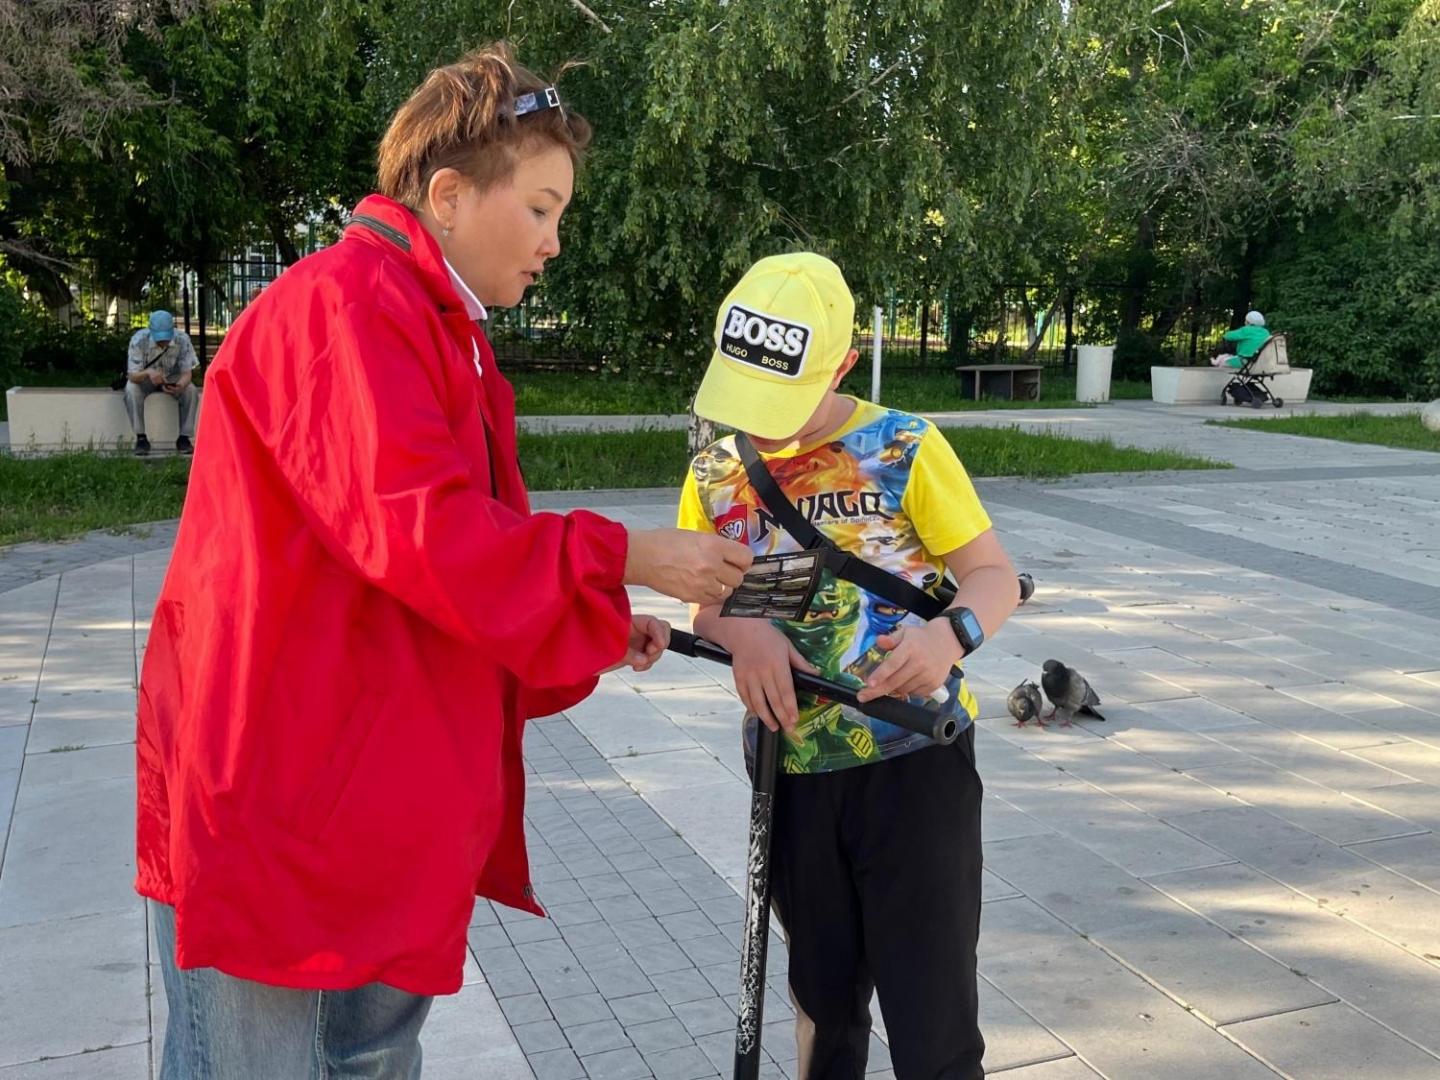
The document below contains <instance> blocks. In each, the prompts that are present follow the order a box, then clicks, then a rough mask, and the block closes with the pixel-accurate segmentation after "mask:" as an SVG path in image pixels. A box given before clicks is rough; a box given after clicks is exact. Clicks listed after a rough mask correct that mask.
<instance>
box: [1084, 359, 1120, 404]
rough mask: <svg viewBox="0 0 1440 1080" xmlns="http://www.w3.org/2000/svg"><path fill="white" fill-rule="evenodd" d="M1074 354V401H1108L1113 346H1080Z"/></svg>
mask: <svg viewBox="0 0 1440 1080" xmlns="http://www.w3.org/2000/svg"><path fill="white" fill-rule="evenodd" d="M1075 353H1076V357H1075V400H1076V401H1109V400H1110V365H1111V364H1112V363H1113V362H1114V360H1115V346H1113V345H1081V346H1079V347H1078V348H1077V349H1076V350H1075Z"/></svg>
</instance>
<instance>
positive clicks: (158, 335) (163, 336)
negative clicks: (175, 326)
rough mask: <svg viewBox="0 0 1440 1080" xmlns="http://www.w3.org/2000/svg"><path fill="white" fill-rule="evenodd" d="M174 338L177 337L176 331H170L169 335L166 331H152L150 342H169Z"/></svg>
mask: <svg viewBox="0 0 1440 1080" xmlns="http://www.w3.org/2000/svg"><path fill="white" fill-rule="evenodd" d="M174 336H175V331H174V330H171V331H169V332H168V333H167V332H166V331H164V330H151V331H150V340H151V341H169V340H170V339H171V338H173V337H174Z"/></svg>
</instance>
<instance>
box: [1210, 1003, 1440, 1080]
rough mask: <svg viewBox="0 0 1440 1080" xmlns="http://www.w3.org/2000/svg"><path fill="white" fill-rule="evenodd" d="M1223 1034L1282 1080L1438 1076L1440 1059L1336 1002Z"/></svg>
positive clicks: (1417, 1079)
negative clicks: (1294, 1079)
mask: <svg viewBox="0 0 1440 1080" xmlns="http://www.w3.org/2000/svg"><path fill="white" fill-rule="evenodd" d="M1225 1033H1226V1034H1227V1035H1230V1036H1231V1037H1232V1038H1234V1039H1236V1040H1237V1041H1239V1043H1240V1044H1241V1045H1242V1046H1244V1047H1245V1048H1246V1049H1248V1050H1250V1051H1251V1052H1252V1053H1254V1054H1255V1055H1256V1056H1257V1057H1260V1058H1262V1059H1263V1060H1265V1061H1268V1062H1269V1063H1270V1064H1272V1065H1273V1066H1275V1067H1276V1068H1277V1069H1280V1070H1281V1071H1283V1073H1284V1075H1286V1076H1295V1077H1306V1078H1307V1080H1311V1078H1313V1080H1429V1078H1432V1077H1434V1076H1436V1075H1440V1058H1437V1057H1436V1056H1434V1055H1432V1054H1429V1053H1427V1052H1426V1051H1424V1050H1422V1049H1420V1048H1419V1047H1417V1046H1416V1045H1415V1044H1414V1043H1412V1042H1409V1041H1408V1040H1406V1039H1402V1038H1401V1037H1400V1036H1398V1035H1396V1034H1395V1033H1394V1032H1391V1031H1387V1030H1386V1029H1385V1028H1384V1027H1382V1026H1381V1025H1379V1024H1377V1023H1375V1021H1373V1020H1371V1019H1369V1018H1368V1017H1366V1016H1363V1015H1362V1014H1360V1013H1359V1012H1357V1011H1356V1010H1355V1009H1353V1008H1351V1007H1350V1006H1349V1005H1346V1004H1343V1003H1341V1002H1335V1003H1333V1004H1329V1005H1320V1006H1318V1007H1316V1008H1314V1009H1306V1010H1304V1011H1302V1012H1291V1013H1285V1014H1283V1015H1280V1016H1266V1017H1261V1018H1260V1019H1257V1020H1250V1021H1246V1022H1245V1023H1240V1024H1232V1025H1230V1026H1229V1027H1227V1028H1226V1029H1225Z"/></svg>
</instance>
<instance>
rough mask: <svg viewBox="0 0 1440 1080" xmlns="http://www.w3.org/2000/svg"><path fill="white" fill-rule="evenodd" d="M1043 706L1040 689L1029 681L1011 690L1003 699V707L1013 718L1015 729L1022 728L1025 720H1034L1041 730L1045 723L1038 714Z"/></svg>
mask: <svg viewBox="0 0 1440 1080" xmlns="http://www.w3.org/2000/svg"><path fill="white" fill-rule="evenodd" d="M1044 706H1045V701H1044V699H1043V698H1042V697H1041V696H1040V687H1038V686H1036V685H1035V684H1034V683H1033V682H1030V681H1029V680H1026V681H1025V682H1022V683H1021V684H1020V685H1019V686H1017V687H1015V689H1014V690H1011V691H1010V696H1009V697H1008V698H1006V699H1005V707H1006V708H1007V709H1009V710H1010V715H1011V716H1013V717H1014V718H1015V726H1016V727H1024V726H1025V722H1026V721H1027V720H1034V721H1035V723H1037V724H1039V725H1040V726H1041V727H1042V728H1043V727H1044V726H1045V721H1044V720H1043V719H1042V718H1041V716H1040V712H1041V710H1042V709H1043V708H1044Z"/></svg>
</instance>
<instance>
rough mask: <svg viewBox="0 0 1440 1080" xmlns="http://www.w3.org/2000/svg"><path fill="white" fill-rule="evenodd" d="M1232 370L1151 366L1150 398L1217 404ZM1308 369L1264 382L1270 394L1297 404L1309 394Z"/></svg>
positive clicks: (1288, 402) (1163, 403) (1188, 403)
mask: <svg viewBox="0 0 1440 1080" xmlns="http://www.w3.org/2000/svg"><path fill="white" fill-rule="evenodd" d="M1235 370H1236V369H1233V368H1217V367H1152V368H1151V369H1150V396H1151V397H1152V398H1154V399H1155V400H1156V401H1158V402H1160V403H1161V404H1162V405H1219V404H1220V391H1222V390H1224V389H1225V384H1226V383H1228V382H1229V381H1230V378H1231V376H1233V375H1234V374H1235ZM1310 375H1311V369H1310V368H1293V367H1292V368H1291V369H1290V370H1289V371H1287V372H1284V373H1283V374H1279V375H1276V376H1275V377H1274V378H1271V379H1269V380H1267V381H1268V383H1269V385H1270V392H1271V393H1272V394H1274V395H1275V396H1276V397H1278V398H1282V399H1283V400H1284V401H1285V402H1286V403H1287V404H1293V405H1299V404H1300V403H1301V402H1302V401H1304V400H1305V399H1306V398H1307V397H1308V396H1309V394H1310Z"/></svg>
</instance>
